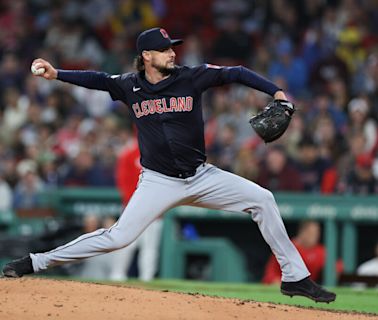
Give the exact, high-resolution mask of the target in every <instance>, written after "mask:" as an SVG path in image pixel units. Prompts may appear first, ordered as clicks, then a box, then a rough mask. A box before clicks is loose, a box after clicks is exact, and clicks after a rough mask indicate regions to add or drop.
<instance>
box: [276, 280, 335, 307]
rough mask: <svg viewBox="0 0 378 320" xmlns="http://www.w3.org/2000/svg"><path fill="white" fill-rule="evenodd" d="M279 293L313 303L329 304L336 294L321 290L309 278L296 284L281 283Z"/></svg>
mask: <svg viewBox="0 0 378 320" xmlns="http://www.w3.org/2000/svg"><path fill="white" fill-rule="evenodd" d="M281 293H282V294H284V295H286V296H290V297H293V296H303V297H307V298H309V299H311V300H313V301H315V302H325V303H330V302H332V301H335V299H336V294H335V293H333V292H330V291H327V290H325V289H323V288H322V287H321V286H320V285H318V284H316V283H315V282H314V281H312V280H311V279H310V278H309V277H307V278H304V279H302V280H300V281H296V282H284V281H282V283H281Z"/></svg>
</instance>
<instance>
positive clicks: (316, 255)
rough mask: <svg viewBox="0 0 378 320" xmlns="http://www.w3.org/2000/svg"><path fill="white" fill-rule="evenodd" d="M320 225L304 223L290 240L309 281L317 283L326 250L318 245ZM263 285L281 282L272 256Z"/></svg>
mask: <svg viewBox="0 0 378 320" xmlns="http://www.w3.org/2000/svg"><path fill="white" fill-rule="evenodd" d="M320 231H321V230H320V225H319V223H318V222H315V221H304V222H302V223H301V224H300V225H299V228H298V233H297V235H296V236H295V238H293V239H292V241H293V243H294V245H295V246H296V248H297V249H298V251H299V253H300V255H301V256H302V259H303V261H304V262H305V264H306V266H307V268H308V270H309V271H310V273H311V276H310V277H311V279H312V280H314V281H319V280H320V278H321V273H322V271H323V268H324V266H325V261H326V249H325V247H324V246H323V245H322V244H320V243H319V241H320ZM262 282H263V283H265V284H273V283H280V282H281V271H280V268H279V265H278V262H277V260H276V258H275V257H274V256H273V255H272V256H271V257H270V258H269V260H268V263H267V264H266V266H265V273H264V277H263V279H262Z"/></svg>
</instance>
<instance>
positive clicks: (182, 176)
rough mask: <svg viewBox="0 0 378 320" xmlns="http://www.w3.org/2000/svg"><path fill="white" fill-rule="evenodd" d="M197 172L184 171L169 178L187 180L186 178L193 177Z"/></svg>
mask: <svg viewBox="0 0 378 320" xmlns="http://www.w3.org/2000/svg"><path fill="white" fill-rule="evenodd" d="M196 172H197V170H192V171H182V172H179V173H175V174H169V176H170V177H174V178H180V179H186V178H190V177H193V176H194V175H195V174H196Z"/></svg>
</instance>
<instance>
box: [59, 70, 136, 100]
mask: <svg viewBox="0 0 378 320" xmlns="http://www.w3.org/2000/svg"><path fill="white" fill-rule="evenodd" d="M128 75H129V74H128V73H125V74H121V75H110V74H108V73H106V72H97V71H81V70H73V71H71V70H58V78H57V79H58V80H61V81H64V82H68V83H71V84H75V85H78V86H81V87H85V88H88V89H95V90H102V91H108V92H109V94H110V96H111V97H112V99H113V100H123V101H125V99H126V95H125V90H124V88H125V87H126V85H127V78H128Z"/></svg>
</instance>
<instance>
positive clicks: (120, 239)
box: [108, 230, 136, 251]
mask: <svg viewBox="0 0 378 320" xmlns="http://www.w3.org/2000/svg"><path fill="white" fill-rule="evenodd" d="M114 231H115V230H112V231H111V232H108V235H109V237H111V248H110V249H111V250H112V251H113V250H118V249H122V248H124V247H127V246H128V245H130V244H131V243H132V242H133V241H134V240H135V239H136V237H135V236H134V235H132V234H127V233H124V232H122V233H118V232H114Z"/></svg>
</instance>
